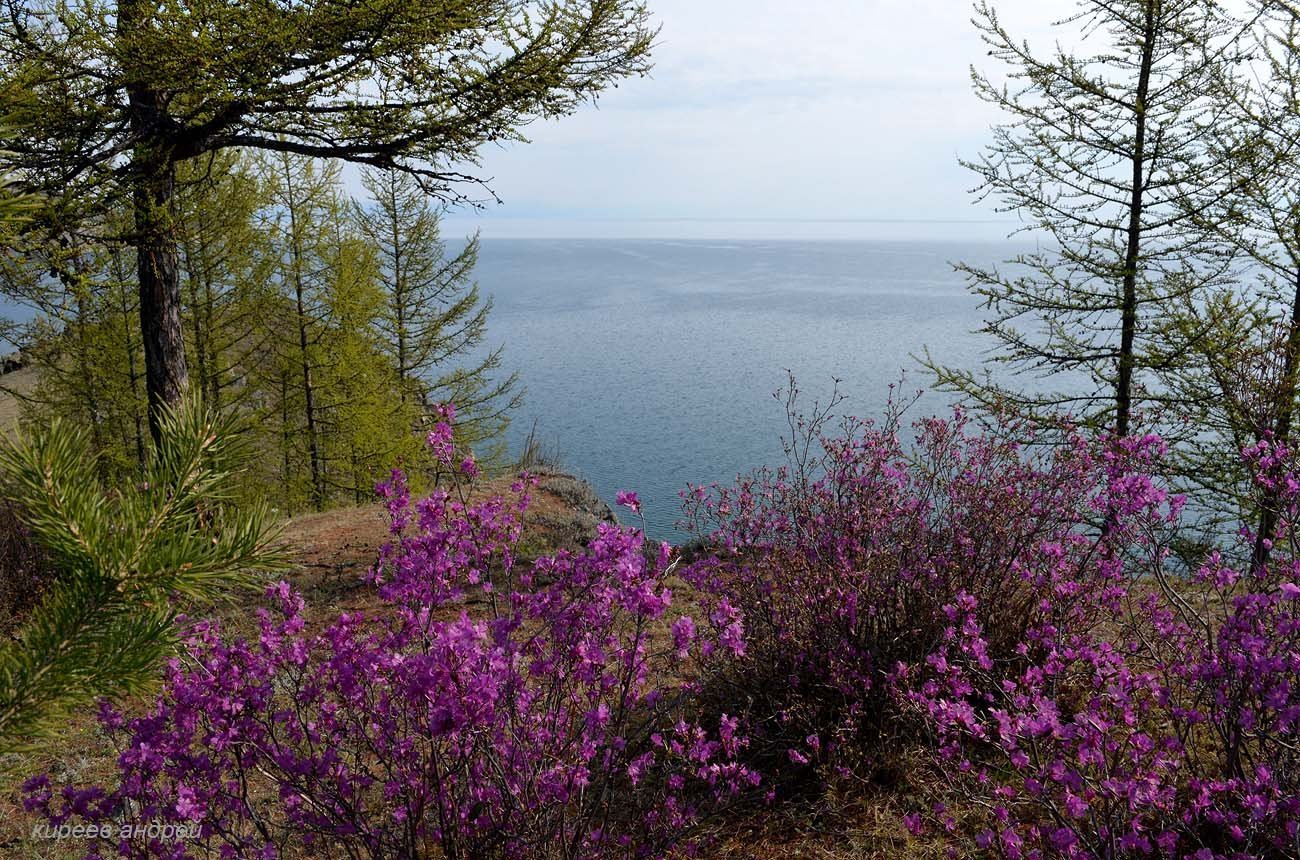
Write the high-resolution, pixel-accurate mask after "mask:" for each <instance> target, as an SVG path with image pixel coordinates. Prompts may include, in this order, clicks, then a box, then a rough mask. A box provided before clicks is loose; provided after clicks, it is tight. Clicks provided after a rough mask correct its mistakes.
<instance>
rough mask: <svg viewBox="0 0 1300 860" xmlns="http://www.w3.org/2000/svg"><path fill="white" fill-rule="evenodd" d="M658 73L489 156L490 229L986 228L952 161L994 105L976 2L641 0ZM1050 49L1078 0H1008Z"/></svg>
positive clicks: (991, 231)
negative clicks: (980, 88)
mask: <svg viewBox="0 0 1300 860" xmlns="http://www.w3.org/2000/svg"><path fill="white" fill-rule="evenodd" d="M649 3H650V7H651V9H652V11H653V12H654V14H655V16H656V18H657V20H658V22H659V23H660V24H661V25H662V28H663V29H662V33H661V34H660V37H659V45H658V48H657V49H656V51H655V54H654V62H655V69H654V72H653V74H652V75H651V77H649V78H646V79H640V80H632V81H628V82H626V83H624V84H623V85H622V86H621V87H620V88H619V89H617V90H613V91H610V92H609V93H607V94H606V95H605V96H604V97H602V99H601V101H600V103H599V106H598V107H586V108H584V109H583V110H581V111H580V112H579V113H578V114H577V115H574V116H569V117H566V118H563V119H561V120H558V121H555V122H550V123H545V124H537V125H534V126H532V127H531V128H530V129H529V131H528V134H529V136H530V137H531V142H530V143H528V144H522V145H512V146H510V147H508V148H505V149H493V150H490V151H488V152H486V153H484V168H483V170H484V174H485V175H487V176H490V177H492V178H493V182H492V187H493V189H494V190H495V191H496V193H497V194H498V195H499V196H500V197H501V199H502V201H503V203H502V204H501V205H499V206H498V205H492V206H491V207H490V209H489V210H488V211H486V212H484V213H482V214H478V215H476V214H471V213H466V212H459V213H453V214H452V216H451V217H449V218H448V223H447V227H448V228H450V229H451V230H453V231H464V230H468V229H473V227H475V226H481V227H482V230H483V234H484V236H485V237H523V236H533V237H586V236H591V237H608V236H644V237H674V238H692V237H696V238H718V237H726V238H743V237H753V238H773V237H790V238H801V237H816V238H858V237H863V238H894V237H898V238H930V237H934V238H938V237H945V238H955V237H972V238H974V237H979V238H993V237H996V236H999V235H1001V234H1004V233H1005V232H1006V231H1007V228H1008V226H1009V222H1008V221H1007V220H1006V216H998V215H997V214H996V213H993V212H991V211H990V210H989V209H988V208H979V207H977V206H974V205H973V204H972V202H971V198H970V196H969V195H968V194H967V191H968V189H969V188H970V186H971V185H972V184H973V183H972V177H971V176H970V175H969V174H968V173H967V172H966V171H965V170H963V169H962V168H961V167H960V166H959V165H958V164H957V158H958V156H959V155H973V154H975V153H977V152H978V151H979V149H980V147H981V145H982V144H983V143H984V142H985V141H986V140H987V129H988V126H989V124H990V123H991V122H993V121H995V120H996V119H997V115H996V113H994V112H993V111H992V110H991V109H990V108H989V107H988V106H986V105H984V104H982V103H981V102H980V101H979V100H978V99H976V98H975V96H974V95H973V94H972V93H971V90H970V84H969V71H968V70H969V66H970V64H971V63H977V64H987V63H989V62H991V61H990V60H988V58H987V57H986V56H985V48H984V47H983V46H982V44H981V42H980V40H979V37H978V34H977V33H976V32H975V30H974V28H973V27H972V26H971V24H970V6H969V4H968V2H967V0H801V2H799V3H790V2H788V0H649ZM996 6H997V8H998V9H999V12H1000V14H1001V16H1002V19H1003V21H1004V23H1005V24H1006V25H1007V26H1008V28H1009V29H1010V30H1011V31H1012V32H1015V33H1023V34H1024V35H1026V36H1029V37H1032V38H1033V39H1035V40H1036V41H1037V42H1039V43H1040V44H1043V46H1044V47H1046V46H1047V41H1048V40H1050V38H1052V37H1051V35H1050V33H1051V29H1050V27H1049V25H1050V22H1051V21H1052V20H1053V19H1054V18H1058V17H1060V16H1061V15H1062V14H1064V13H1068V12H1069V11H1070V9H1071V8H1072V4H1071V3H1070V0H1001V2H997V3H996Z"/></svg>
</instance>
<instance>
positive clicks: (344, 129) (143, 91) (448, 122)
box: [0, 0, 655, 435]
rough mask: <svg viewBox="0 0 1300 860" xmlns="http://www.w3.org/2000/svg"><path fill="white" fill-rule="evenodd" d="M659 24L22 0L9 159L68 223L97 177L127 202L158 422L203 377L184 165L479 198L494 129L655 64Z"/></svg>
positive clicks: (382, 9) (506, 13)
mask: <svg viewBox="0 0 1300 860" xmlns="http://www.w3.org/2000/svg"><path fill="white" fill-rule="evenodd" d="M654 36H655V32H654V30H653V29H652V28H651V26H650V23H649V13H648V12H647V10H646V9H645V7H644V6H643V5H642V4H641V3H639V2H635V0H553V2H527V0H524V2H513V0H373V2H368V3H361V4H358V3H352V2H343V0H309V2H300V0H258V2H253V3H245V2H234V0H186V2H166V3H165V2H161V0H120V2H115V3H114V2H103V1H102V0H86V2H76V3H72V2H68V0H14V2H10V3H6V4H4V6H3V8H2V9H0V89H4V90H9V89H11V88H12V90H13V91H21V92H23V93H24V94H25V97H24V98H23V99H22V100H21V101H19V103H18V104H16V105H15V109H14V111H13V122H14V123H15V128H16V133H14V134H11V135H8V136H7V138H6V140H5V141H4V142H3V145H2V146H0V149H4V150H8V153H9V154H8V155H6V156H5V158H4V161H3V163H2V164H0V169H2V170H10V171H12V172H13V174H14V176H15V178H16V179H17V180H18V181H20V182H22V183H23V184H24V185H25V186H26V187H28V188H31V189H33V190H41V191H44V192H45V193H46V196H45V198H44V199H45V200H46V201H47V210H48V216H47V218H46V220H47V221H49V222H58V223H59V224H61V225H63V224H66V225H69V226H68V229H69V230H75V229H76V227H75V225H76V224H78V223H80V222H81V221H83V220H84V219H85V217H86V216H87V214H88V213H87V212H86V211H85V210H86V206H87V203H86V201H87V199H88V198H87V196H86V192H87V190H88V189H92V188H93V189H96V190H97V194H96V195H95V196H98V197H107V198H110V199H116V200H119V201H128V202H129V204H130V206H131V208H132V210H133V216H134V217H133V225H132V229H131V230H130V231H129V233H128V234H127V235H126V236H124V237H122V238H123V239H124V240H125V241H128V242H129V243H130V244H131V245H133V246H134V247H135V249H136V251H137V270H138V278H137V279H138V284H139V291H140V301H139V307H140V321H141V331H142V339H143V343H144V354H145V366H146V377H147V382H148V392H149V403H150V416H151V417H150V424H151V429H152V430H153V431H154V433H155V435H156V433H157V428H158V422H157V417H158V415H159V414H160V413H159V409H160V408H161V407H162V406H163V405H165V404H171V403H176V402H178V401H179V399H180V397H181V395H182V392H183V391H184V390H185V388H186V387H187V385H188V371H187V366H186V360H185V347H184V330H183V323H182V313H181V303H182V296H181V287H180V272H179V262H178V256H177V236H176V224H175V209H176V201H175V193H176V175H177V168H178V165H180V164H182V163H185V162H189V161H192V160H195V159H203V158H206V157H209V156H212V155H213V154H215V153H219V152H221V151H223V150H227V149H231V148H244V149H252V150H265V151H271V152H280V153H292V154H296V155H300V156H307V157H315V158H329V159H341V160H345V161H350V162H354V163H358V164H363V165H368V166H371V167H376V168H380V169H385V170H390V169H391V170H399V171H403V172H406V173H408V174H410V175H412V176H414V177H416V178H417V179H418V180H419V181H420V182H421V183H422V184H423V185H424V187H425V188H426V189H427V190H428V191H430V192H431V193H434V194H438V195H440V196H443V197H445V198H452V199H462V198H467V197H469V196H470V195H471V194H472V193H473V192H472V189H473V184H472V183H473V182H475V179H476V178H475V177H474V176H473V175H472V173H471V171H473V169H474V166H475V165H476V164H477V163H478V161H477V158H478V152H479V150H480V149H481V147H483V146H484V145H486V144H489V143H496V142H503V141H510V140H522V139H523V137H522V131H523V129H524V128H525V127H526V126H527V125H528V124H529V123H530V122H532V121H534V120H536V119H539V118H552V117H556V116H561V115H564V114H568V113H570V112H572V111H574V110H575V109H576V108H577V107H578V106H579V105H580V104H582V103H583V102H584V101H586V100H589V99H592V98H594V97H596V96H597V95H598V94H599V93H600V92H601V91H602V90H603V89H605V88H606V87H608V86H610V85H612V84H614V83H615V82H617V81H618V80H619V79H621V78H624V77H627V76H629V75H636V74H641V73H644V72H646V71H647V70H648V54H649V50H650V48H651V45H652V42H653V40H654ZM467 183H470V184H467Z"/></svg>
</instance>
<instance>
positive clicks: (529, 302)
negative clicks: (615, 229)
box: [477, 239, 1014, 540]
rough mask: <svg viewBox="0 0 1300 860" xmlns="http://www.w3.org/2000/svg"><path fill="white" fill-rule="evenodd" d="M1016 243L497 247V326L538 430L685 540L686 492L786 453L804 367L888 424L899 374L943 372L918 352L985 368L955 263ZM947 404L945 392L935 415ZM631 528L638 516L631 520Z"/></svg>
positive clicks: (848, 405) (543, 243)
mask: <svg viewBox="0 0 1300 860" xmlns="http://www.w3.org/2000/svg"><path fill="white" fill-rule="evenodd" d="M1013 250H1014V248H1013V246H1010V245H1008V244H1006V243H970V244H963V243H933V242H928V243H922V242H916V243H908V242H867V241H863V242H854V241H835V242H802V241H800V242H771V241H754V242H741V241H699V242H691V241H652V240H635V241H630V240H504V239H498V240H484V241H483V246H482V253H481V255H480V263H479V268H478V271H477V277H478V281H479V284H480V286H481V288H482V289H483V291H484V292H485V293H487V294H491V295H493V296H494V297H495V301H496V307H495V309H494V311H493V315H492V316H491V318H490V320H489V324H488V332H489V337H490V340H491V341H492V343H493V344H494V345H496V344H504V345H505V356H506V363H507V365H508V366H509V367H512V368H516V369H518V370H519V372H520V375H521V377H522V380H523V383H524V385H525V386H526V388H527V400H526V403H525V405H524V407H523V409H522V410H521V411H520V413H519V414H518V415H517V416H516V418H515V420H514V424H513V426H512V428H511V431H510V441H511V444H512V447H513V448H514V449H515V450H518V448H519V446H520V445H521V444H522V441H523V438H524V437H525V436H527V434H528V431H529V429H530V428H531V426H532V424H533V421H534V420H536V421H537V426H538V432H539V436H540V437H541V439H542V440H543V441H544V442H545V443H547V444H548V445H549V446H550V447H552V448H555V449H557V450H558V452H559V454H560V455H561V457H562V459H563V461H564V463H565V465H566V466H567V467H569V468H570V469H572V470H573V471H575V472H577V473H578V474H580V475H582V476H583V477H585V478H587V479H588V480H589V481H590V482H591V483H592V484H593V485H594V486H595V487H596V489H597V491H598V492H599V493H600V494H601V496H602V497H603V498H605V499H606V500H608V501H609V502H610V503H611V504H612V503H613V500H614V495H615V493H616V492H617V491H618V490H621V489H627V490H635V491H637V492H638V493H639V494H640V497H641V500H642V503H643V505H644V507H645V516H646V522H647V527H648V530H649V533H650V536H651V537H653V538H661V539H668V540H674V539H677V538H679V537H680V536H681V534H680V533H679V532H677V531H676V530H675V529H674V525H673V524H674V522H675V521H676V520H677V519H678V517H679V507H680V506H679V500H678V497H677V493H678V491H679V490H681V489H682V488H683V487H684V486H685V485H686V484H687V483H688V482H692V483H707V482H711V481H730V480H732V479H733V478H734V477H735V476H736V475H737V474H738V473H741V472H747V471H749V470H750V469H751V468H753V467H754V466H757V465H760V464H764V463H767V464H776V463H777V462H779V461H780V459H781V447H780V433H781V431H782V428H783V426H784V424H785V413H784V410H783V408H782V407H781V405H780V404H779V403H778V402H777V401H776V400H775V399H774V398H773V397H772V393H773V392H774V391H775V390H776V389H777V388H779V387H782V386H783V385H784V383H785V379H786V370H787V369H788V370H790V371H793V372H794V373H795V375H796V377H797V378H798V380H799V383H800V388H801V389H803V391H804V392H805V394H806V396H807V399H808V401H809V402H811V400H812V399H813V398H815V397H819V396H820V397H823V398H824V397H825V396H826V395H827V394H828V393H829V391H830V389H831V380H832V379H833V378H838V379H840V380H841V383H840V389H841V391H842V392H844V393H845V394H847V395H848V400H847V401H846V402H845V404H844V406H843V407H842V409H841V411H844V412H851V413H853V414H857V415H861V416H871V415H875V414H878V413H879V412H880V410H881V407H882V404H883V402H884V400H885V397H886V396H887V394H888V386H889V384H890V383H891V382H896V381H898V380H899V378H900V376H901V375H902V374H903V373H904V372H906V373H907V387H908V388H914V387H924V386H925V385H927V384H928V383H929V378H928V376H927V375H926V374H925V372H924V371H923V370H922V369H921V368H920V367H919V365H918V362H917V361H916V360H915V359H914V356H918V355H921V354H922V352H923V350H924V349H925V348H926V347H928V348H929V349H930V351H931V353H932V354H933V355H934V357H935V358H936V359H938V360H940V361H942V362H944V363H947V364H951V365H958V366H962V367H968V368H973V367H978V366H980V365H981V364H982V362H983V361H984V360H985V358H986V350H987V349H988V348H989V347H990V346H991V342H990V341H989V340H988V339H987V338H985V337H982V336H980V335H977V334H973V331H974V330H975V329H977V328H978V327H979V326H980V325H981V322H982V320H983V317H984V314H983V312H982V311H981V310H980V308H979V306H978V302H977V300H976V299H975V298H973V297H972V296H971V295H970V294H969V293H968V292H967V289H966V284H965V281H964V279H963V278H962V276H961V275H959V274H957V273H955V272H954V271H953V269H952V265H951V264H952V262H953V261H956V260H966V261H969V262H973V263H981V264H987V263H993V262H995V261H997V260H1000V259H1004V258H1005V257H1006V256H1008V255H1009V254H1010V253H1011V252H1012V251H1013ZM943 408H945V402H944V400H943V399H942V398H940V397H938V396H937V395H929V396H928V397H927V398H926V399H923V400H922V402H921V403H920V404H919V405H918V407H917V409H918V414H919V413H920V412H922V411H929V412H933V411H936V410H942V409H943ZM624 518H625V519H626V518H627V517H626V516H625V517H624Z"/></svg>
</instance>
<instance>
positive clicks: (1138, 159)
mask: <svg viewBox="0 0 1300 860" xmlns="http://www.w3.org/2000/svg"><path fill="white" fill-rule="evenodd" d="M1155 36H1156V20H1155V8H1154V4H1150V3H1148V4H1147V9H1146V27H1145V32H1144V33H1143V41H1142V65H1141V69H1140V70H1139V72H1138V84H1137V91H1136V92H1135V93H1134V98H1133V107H1134V114H1135V115H1134V122H1135V127H1134V131H1133V155H1132V165H1133V179H1132V185H1131V186H1130V189H1129V211H1128V236H1127V241H1126V244H1125V248H1124V278H1123V284H1122V292H1123V294H1122V296H1121V298H1120V315H1121V319H1120V342H1119V369H1118V371H1119V372H1118V374H1117V379H1116V381H1115V435H1116V436H1119V437H1121V438H1122V437H1124V436H1127V435H1128V434H1129V432H1130V431H1131V429H1132V428H1131V422H1132V415H1133V370H1134V365H1135V364H1136V360H1135V357H1134V355H1133V345H1134V341H1135V340H1136V338H1137V306H1138V302H1137V276H1138V261H1139V260H1140V259H1141V250H1142V206H1143V200H1142V197H1143V192H1144V191H1145V189H1146V166H1147V165H1146V160H1147V154H1146V136H1147V115H1146V110H1147V98H1148V96H1149V95H1150V90H1151V66H1152V64H1153V62H1154V60H1155Z"/></svg>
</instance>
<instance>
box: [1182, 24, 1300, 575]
mask: <svg viewBox="0 0 1300 860" xmlns="http://www.w3.org/2000/svg"><path fill="white" fill-rule="evenodd" d="M1253 12H1254V22H1255V27H1254V28H1253V29H1252V34H1251V42H1250V46H1251V50H1250V55H1251V56H1252V71H1253V74H1251V75H1249V76H1243V81H1244V83H1245V86H1243V87H1241V88H1240V89H1238V90H1237V91H1236V92H1235V93H1234V95H1233V99H1232V102H1231V103H1232V105H1233V109H1234V117H1233V120H1232V121H1230V122H1225V123H1223V124H1222V125H1221V126H1220V127H1219V128H1218V129H1217V130H1216V134H1215V146H1214V148H1213V157H1214V159H1215V160H1216V161H1217V162H1218V163H1219V164H1221V165H1223V166H1224V168H1225V169H1226V171H1227V176H1226V186H1227V188H1228V190H1227V192H1226V193H1222V192H1218V191H1214V192H1212V193H1209V194H1205V193H1201V194H1199V195H1193V196H1190V197H1189V201H1188V203H1189V212H1190V213H1191V215H1192V216H1193V217H1194V218H1196V219H1197V221H1198V222H1199V223H1200V225H1201V226H1202V227H1203V228H1204V229H1206V230H1208V231H1210V232H1211V238H1212V239H1213V240H1215V241H1218V242H1220V243H1222V244H1223V245H1224V246H1225V247H1226V248H1227V249H1228V251H1229V252H1230V253H1232V254H1233V255H1235V256H1236V257H1237V258H1238V259H1239V261H1240V265H1239V266H1238V267H1237V268H1238V271H1239V277H1238V283H1236V284H1234V285H1233V286H1232V287H1231V288H1230V289H1229V288H1225V289H1222V290H1219V291H1217V292H1216V294H1215V295H1214V296H1213V297H1211V299H1210V300H1207V301H1202V302H1188V303H1184V306H1183V307H1182V308H1181V309H1180V311H1179V313H1178V314H1177V315H1176V317H1175V322H1176V324H1177V325H1178V326H1179V327H1181V328H1183V329H1184V330H1188V331H1204V332H1208V333H1209V336H1208V337H1205V338H1204V339H1203V340H1202V342H1201V343H1200V344H1199V348H1198V349H1196V350H1195V352H1194V354H1193V355H1192V356H1191V360H1190V361H1187V362H1183V363H1181V364H1179V365H1178V366H1177V367H1176V372H1175V373H1174V374H1172V375H1171V377H1170V379H1171V383H1172V384H1171V389H1172V391H1173V392H1174V394H1175V395H1176V396H1178V397H1179V398H1180V399H1181V401H1182V402H1183V403H1185V404H1187V405H1188V406H1189V408H1190V411H1191V412H1192V416H1193V419H1194V421H1195V424H1196V426H1197V427H1198V428H1200V429H1201V430H1202V434H1201V437H1200V438H1199V439H1197V440H1196V444H1194V445H1190V446H1187V450H1186V451H1185V452H1183V455H1184V459H1185V461H1186V463H1185V465H1184V468H1183V472H1185V473H1186V474H1187V475H1189V476H1191V481H1192V482H1194V483H1198V484H1199V485H1200V487H1202V488H1203V489H1205V490H1207V491H1209V493H1210V494H1211V495H1213V496H1217V497H1218V498H1220V499H1222V500H1224V502H1226V503H1229V504H1234V503H1235V507H1237V508H1241V507H1243V506H1244V507H1247V508H1250V507H1253V508H1254V510H1245V511H1243V510H1234V511H1232V513H1234V514H1237V515H1238V516H1242V515H1244V516H1251V515H1253V516H1254V517H1255V522H1256V529H1255V540H1254V543H1253V549H1252V558H1251V569H1252V570H1254V569H1258V568H1259V567H1261V566H1263V565H1265V564H1267V563H1268V560H1269V558H1270V555H1271V550H1272V543H1273V541H1274V540H1275V539H1277V537H1278V520H1279V516H1280V512H1279V498H1278V490H1277V489H1276V488H1274V489H1266V490H1264V491H1263V493H1262V495H1261V494H1259V493H1257V492H1256V490H1257V488H1256V487H1255V486H1254V481H1253V480H1252V478H1251V475H1250V474H1249V471H1248V470H1247V469H1246V468H1245V467H1244V465H1243V464H1241V459H1240V456H1239V452H1240V451H1241V450H1242V449H1243V448H1245V447H1248V446H1250V445H1253V444H1255V443H1257V442H1259V441H1264V440H1267V441H1269V442H1272V443H1276V444H1280V445H1282V446H1285V447H1293V446H1294V443H1295V427H1294V425H1295V416H1296V407H1297V395H1298V393H1300V6H1297V5H1296V4H1294V3H1288V2H1278V0H1257V2H1255V3H1254V4H1253ZM1243 503H1244V504H1243Z"/></svg>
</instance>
